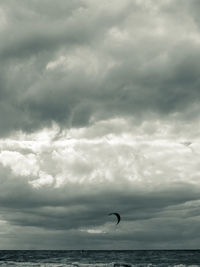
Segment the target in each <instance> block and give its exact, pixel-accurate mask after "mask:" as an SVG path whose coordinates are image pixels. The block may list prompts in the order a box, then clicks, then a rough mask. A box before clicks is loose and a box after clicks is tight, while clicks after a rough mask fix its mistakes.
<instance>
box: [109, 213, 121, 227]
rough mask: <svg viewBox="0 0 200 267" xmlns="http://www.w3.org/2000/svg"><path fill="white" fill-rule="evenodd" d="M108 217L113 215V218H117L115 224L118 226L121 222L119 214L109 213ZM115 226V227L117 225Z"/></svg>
mask: <svg viewBox="0 0 200 267" xmlns="http://www.w3.org/2000/svg"><path fill="white" fill-rule="evenodd" d="M108 215H109V216H110V215H115V216H116V217H117V224H119V222H120V221H121V217H120V215H119V213H116V212H113V213H109V214H108ZM117 224H116V225H117Z"/></svg>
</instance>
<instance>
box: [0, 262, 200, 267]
mask: <svg viewBox="0 0 200 267" xmlns="http://www.w3.org/2000/svg"><path fill="white" fill-rule="evenodd" d="M0 266H1V267H20V266H21V267H24V266H27V267H29V266H30V267H32V266H33V267H200V265H194V264H193V265H187V264H172V265H171V264H166V263H163V264H162V263H160V264H152V263H144V264H141V263H140V264H131V263H79V262H75V263H71V264H63V263H38V262H37V263H34V262H14V261H4V262H2V261H1V262H0Z"/></svg>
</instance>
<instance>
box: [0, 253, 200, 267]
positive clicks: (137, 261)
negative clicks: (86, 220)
mask: <svg viewBox="0 0 200 267" xmlns="http://www.w3.org/2000/svg"><path fill="white" fill-rule="evenodd" d="M0 266H6V267H7V266H8V267H9V266H12V267H14V266H43V267H50V266H52V267H64V266H65V267H66V266H67V267H79V266H80V267H106V266H107V267H120V266H121V267H130V266H131V267H132V266H137V267H154V266H162V267H165V266H169V267H170V266H176V267H185V266H191V267H195V266H200V250H123V251H122V250H121V251H117V250H96V251H95V250H1V251H0Z"/></svg>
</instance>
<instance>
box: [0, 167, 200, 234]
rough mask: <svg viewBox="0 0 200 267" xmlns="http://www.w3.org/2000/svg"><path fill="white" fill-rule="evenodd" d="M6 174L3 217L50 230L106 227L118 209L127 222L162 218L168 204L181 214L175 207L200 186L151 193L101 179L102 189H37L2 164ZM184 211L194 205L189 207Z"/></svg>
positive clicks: (1, 191) (1, 203)
mask: <svg viewBox="0 0 200 267" xmlns="http://www.w3.org/2000/svg"><path fill="white" fill-rule="evenodd" d="M1 177H4V178H1V189H0V206H1V217H2V218H3V219H5V220H6V221H8V222H9V223H11V224H14V225H21V226H34V227H39V228H45V229H48V228H50V229H55V230H56V229H65V230H68V229H79V228H86V227H97V226H101V225H103V224H105V223H107V222H109V221H112V218H110V217H108V213H110V212H114V211H118V212H119V213H120V214H121V216H122V221H125V222H134V221H141V220H144V221H145V220H147V221H148V220H151V219H153V218H154V219H155V218H161V219H162V217H163V218H165V214H167V213H166V212H167V210H166V209H167V208H169V211H170V213H171V215H172V217H176V215H175V213H174V211H173V209H172V208H171V207H174V210H176V206H177V205H184V203H186V202H188V201H194V200H198V199H199V189H198V188H196V187H194V186H192V185H190V184H186V183H185V184H182V185H181V184H179V185H177V186H176V185H174V186H173V188H168V189H167V188H162V187H161V188H159V189H157V190H151V191H149V192H147V191H146V190H145V191H144V190H140V189H136V188H133V187H132V186H131V184H130V185H129V184H128V185H121V186H113V185H112V186H111V185H110V186H108V185H107V184H100V185H99V186H98V188H97V187H96V186H94V185H89V184H87V185H77V184H75V185H73V184H67V185H66V186H63V187H61V188H57V189H55V188H51V187H42V188H38V189H35V188H33V187H32V186H31V185H29V184H28V183H27V180H26V179H24V178H22V177H21V178H20V177H17V176H13V175H12V174H11V173H10V171H9V170H8V169H5V168H1ZM27 179H28V177H27ZM180 208H181V207H180ZM180 208H179V210H180ZM182 208H184V206H182ZM165 210H166V211H165ZM185 210H186V211H187V210H190V211H191V210H192V209H190V207H188V208H187V207H186V209H185ZM193 211H194V212H193V214H190V215H192V216H194V215H195V214H198V211H197V210H196V209H195V208H194V209H193ZM187 212H188V211H187ZM186 216H187V214H185V217H186ZM146 227H148V225H147V226H146Z"/></svg>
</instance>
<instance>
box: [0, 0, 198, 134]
mask: <svg viewBox="0 0 200 267" xmlns="http://www.w3.org/2000/svg"><path fill="white" fill-rule="evenodd" d="M103 6H104V5H102V7H101V8H100V9H99V10H98V7H97V6H96V5H95V4H93V5H92V3H91V2H89V1H72V2H70V3H66V2H63V1H60V2H59V4H58V5H55V4H54V3H53V1H50V2H43V3H42V4H41V3H39V2H35V1H30V2H29V3H27V2H23V4H21V5H18V4H17V3H16V2H15V1H9V2H4V3H3V4H2V12H3V13H5V21H6V22H5V26H4V28H3V30H1V33H0V34H1V40H2V42H1V44H0V57H1V62H2V64H1V77H0V86H1V88H0V92H1V95H2V97H1V107H0V109H1V110H0V114H1V121H2V127H1V134H3V135H5V134H6V133H7V132H12V131H14V130H20V129H21V130H23V131H29V132H30V131H33V130H35V129H38V128H42V127H44V126H49V125H51V123H52V122H53V121H54V122H57V123H58V124H59V125H60V126H61V127H65V126H67V127H70V126H71V125H73V126H76V127H80V126H84V125H87V124H88V123H91V120H92V121H95V120H99V119H102V118H103V119H107V118H110V117H116V116H125V117H127V116H134V117H135V116H138V115H142V116H144V117H145V116H147V115H146V114H148V113H149V112H152V113H154V115H155V116H162V115H167V114H170V113H175V112H182V113H183V114H184V115H183V116H182V118H184V117H186V116H187V110H188V109H187V108H188V107H190V106H191V105H193V104H194V103H197V104H198V103H199V74H200V73H199V69H200V68H199V67H200V66H199V62H200V51H199V44H198V43H195V42H194V40H193V39H191V38H187V37H184V36H182V32H183V31H184V30H183V29H184V26H183V28H181V29H179V32H177V33H176V31H174V32H173V31H172V32H170V31H169V29H168V28H167V26H166V25H165V24H164V26H163V25H162V26H163V27H164V30H165V31H166V32H167V33H164V34H163V35H158V34H156V32H155V34H154V31H155V30H156V27H158V26H159V23H158V22H157V21H156V19H155V17H154V16H153V15H152V14H151V11H150V10H149V9H148V7H146V8H143V7H142V6H141V5H139V4H136V3H127V4H126V5H125V7H122V8H119V10H117V11H115V10H114V9H113V10H112V9H109V8H110V7H109V6H105V7H104V8H103ZM111 7H112V5H111ZM164 7H165V8H164ZM164 7H163V8H160V10H159V12H158V13H157V17H158V18H159V19H160V20H161V19H163V21H164V22H163V23H167V22H168V20H169V19H171V17H172V18H173V22H174V23H175V27H174V28H175V29H176V28H179V27H180V25H179V21H177V20H176V18H175V17H173V12H172V11H174V12H175V13H177V12H179V15H180V16H181V17H184V16H185V17H187V18H188V17H189V18H191V19H193V13H192V12H191V11H190V10H191V9H189V8H188V10H187V8H186V7H187V5H185V4H184V8H181V9H180V11H178V9H177V7H176V5H172V6H171V9H172V11H169V7H168V6H167V5H164ZM167 7H168V9H167ZM171 9H170V10H171ZM170 12H171V13H170ZM145 16H146V22H145V20H144V18H145ZM148 21H150V22H151V23H152V24H153V25H154V28H153V26H151V24H150V25H148ZM184 23H185V25H186V26H187V27H189V28H191V30H193V31H194V34H197V35H198V34H199V32H198V30H197V29H196V28H195V29H194V27H193V24H192V25H190V20H189V19H188V20H186V21H185V22H184ZM188 25H189V26H188ZM169 27H170V25H169ZM142 29H143V30H144V33H142V34H141V33H140V30H141V32H142ZM168 31H169V32H168ZM177 31H178V30H177ZM123 32H125V33H126V32H127V34H128V37H127V39H126V38H125V40H121V39H120V38H122V39H123ZM125 33H124V34H125ZM120 34H121V35H122V37H121V35H120ZM176 34H177V35H176ZM178 34H180V38H179V37H178ZM116 38H118V39H116ZM120 42H121V43H120ZM77 50H79V54H78V55H77ZM86 51H87V52H88V53H89V54H88V55H87V54H86V55H85V57H84V54H85V53H86ZM74 55H75V58H74ZM61 56H64V57H66V62H65V63H63V64H64V66H62V64H60V63H58V65H57V66H56V67H55V68H53V69H49V70H48V69H47V66H48V64H49V62H57V61H58V60H59V57H61ZM71 56H72V59H71V60H72V61H74V62H75V63H73V62H72V63H73V64H75V65H73V66H72V67H70V68H65V67H66V66H65V64H68V62H69V60H70V59H69V58H68V57H71ZM82 56H83V58H81V57H82ZM90 56H91V57H94V58H95V60H96V62H97V65H98V66H97V70H96V72H95V71H94V69H95V66H93V65H92V66H89V65H90V63H91V62H90V61H88V60H89V59H88V58H89V57H90ZM80 59H81V60H82V63H80V62H78V63H77V62H76V61H77V60H80ZM109 62H110V64H111V67H109V68H107V69H106V64H108V63H109ZM112 62H114V63H113V65H112ZM56 64H57V63H56ZM59 64H60V65H59ZM89 67H90V68H91V69H92V70H91V71H90V72H87V70H88V68H89ZM104 71H105V74H102V73H103V72H104ZM156 114H157V115H156ZM193 116H194V117H195V116H198V115H196V114H193ZM5 118H6V120H5Z"/></svg>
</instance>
